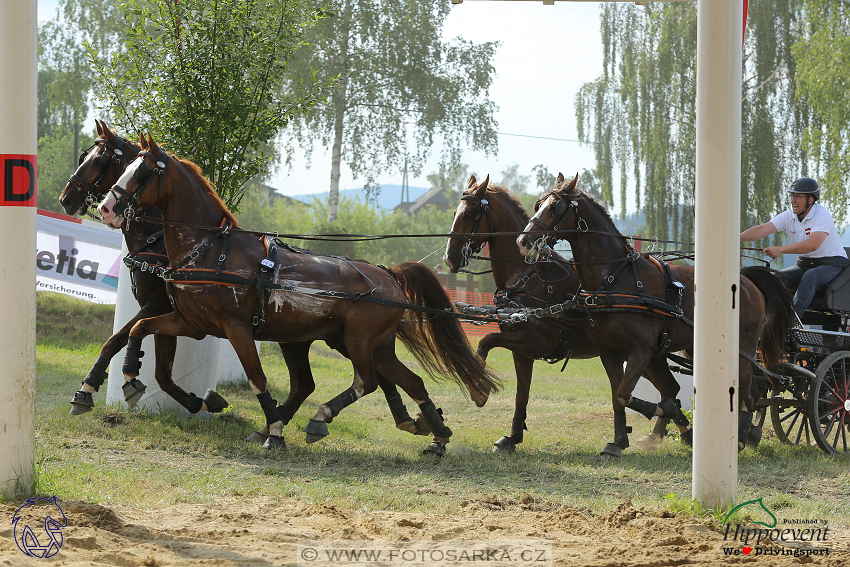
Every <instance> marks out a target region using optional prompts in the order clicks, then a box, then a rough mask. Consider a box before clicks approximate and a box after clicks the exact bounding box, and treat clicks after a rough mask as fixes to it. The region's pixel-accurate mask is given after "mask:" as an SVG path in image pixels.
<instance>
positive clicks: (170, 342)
mask: <svg viewBox="0 0 850 567" xmlns="http://www.w3.org/2000/svg"><path fill="white" fill-rule="evenodd" d="M95 125H96V127H97V134H98V138H97V139H96V140H95V141H94V144H92V146H91V147H90V148H88V149H87V150H86V151H84V152H83V154H82V155H81V156H80V164H79V167H78V168H77V170H76V171H75V172H74V174H73V175H72V176H71V178H70V179H69V180H68V184H67V185H66V186H65V189H64V190H63V191H62V195H61V196H60V197H59V202H60V204H61V205H62V207H63V209H64V210H65V212H66V213H67V214H69V215H84V214H86V213H87V212H88V208H89V207H90V206H96V204H97V203H99V202H100V201H101V200H102V199H103V198H104V197H105V196H106V193H107V191H108V190H109V188H110V187H112V185H113V184H114V183H115V182H116V181H118V177H119V175H120V174H121V173H122V172H123V171H124V169H125V168H126V166H127V164H128V163H130V162H131V161H133V160H134V159H135V158H136V155H137V154H138V153H139V150H140V149H141V147H140V146H139V144H136V143H133V142H132V141H130V140H127V139H125V138H122V137H120V136H117V135H116V134H114V133H113V132H112V131H111V130H110V129H109V127H108V126H107V125H106V123H105V122H101V121H97V120H96V121H95ZM147 215H148V216H149V217H152V220H156V219H159V218H161V216H162V215H161V213H160V212H159V209H157V208H156V207H151V208H150V209H148V210H147ZM121 230H122V232H123V234H124V241H125V243H126V245H127V249H128V250H129V251H130V255H131V256H132V258H133V259H134V260H136V262H133V263H132V264H131V265H129V266H128V267H129V269H130V276H131V281H132V291H133V296H134V297H135V298H136V301H138V303H139V307H140V308H141V309H140V310H139V312H138V313H137V314H136V315H135V316H134V317H133V318H132V319H130V321H128V322H127V324H126V325H124V326H123V327H122V328H121V329H120V330H119V331H117V332H116V333H115V334H114V335H112V336H111V337H110V338H109V339H108V340H107V341H106V343H104V345H103V347H101V351H100V355H99V356H98V358H97V360H96V361H95V363H94V366H93V367H92V369H91V370H90V371H89V373H88V375H87V376H86V378H85V379H84V380H83V384H82V387H81V388H80V390H79V391H77V392H76V393H75V394H74V397H73V398H72V400H71V415H80V414H83V413H87V412H89V411H91V410H92V408H93V407H94V399H93V397H92V393H93V392H97V391H98V390H99V389H100V386H101V385H102V384H103V382H104V381H105V380H106V376H107V375H106V369H107V367H108V366H109V362H110V360H112V358H113V357H114V356H115V355H116V354H117V353H118V352H119V351H120V350H121V349H122V348H124V347H125V346H126V345H127V339H128V337H129V335H130V329H131V328H132V327H133V325H135V324H136V323H137V322H138V321H139V320H141V319H145V318H147V317H154V316H156V315H162V314H165V313H170V312H171V311H173V308H172V305H171V301H170V300H169V298H168V292H167V291H166V286H165V281H163V279H162V278H161V277H159V276H158V275H157V274H156V273H155V272H154V270H153V269H150V268H149V267H144V268H143V264H142V262H144V263H145V264H147V265H148V266H157V265H159V266H167V265H168V257H167V256H166V253H165V241H164V239H163V238H162V228H161V227H160V225H159V224H157V223H155V222H133V223H126V224H124V225H122V227H121ZM149 239H150V240H149ZM176 341H177V337H172V336H168V335H157V336H155V337H154V344H155V354H156V362H155V370H154V376H155V378H156V380H157V383H158V384H159V387H160V388H161V389H162V391H163V392H165V393H167V394H168V395H170V396H171V397H172V398H174V399H175V400H176V401H178V402H179V403H180V404H181V405H183V407H185V408H186V409H187V410H188V411H189V412H191V413H193V414H194V413H198V412H199V411H201V409H205V410H207V411H210V412H219V411H221V410H222V409H224V408H225V407H227V405H228V404H227V401H226V400H224V398H222V397H221V396H220V395H218V394H217V393H216V392H214V391H212V390H209V391H208V392H207V393H206V394H205V395H204V397H203V399H199V398H198V397H197V396H195V395H194V393H192V392H189V393H187V392H184V391H183V389H182V388H180V386H177V385H175V384H174V382H173V381H172V379H171V368H172V363H173V361H174V354H175V351H176ZM299 348H301V347H298V345H289V344H285V345H281V349H282V351H283V355H284V359H285V360H286V361H287V363H288V365H289V371H290V382H291V385H290V393H289V397H288V398H287V399H286V401H284V402H283V404H281V405H280V406H279V410H280V412H281V414H282V415H284V416H288V418H287V421H288V419H289V418H291V416H292V415H294V414H295V412H296V410H297V409H298V408H299V407H300V406H301V404H302V403H303V402H304V400H306V399H307V396H309V395H310V394H311V393H312V392H313V391H314V390H315V383H314V382H313V375H312V372H311V370H310V365H309V361H307V360H303V359H302V358H301V356H300V354H299V352H300V351H299ZM378 385H379V386H380V387H381V390H383V392H384V395H385V396H386V398H387V404H388V405H389V407H390V410H391V412H392V414H393V418H394V420H395V423H396V427H398V428H399V429H401V430H403V431H408V432H410V433H413V434H417V435H427V434H428V433H430V430H429V429H428V426H427V424H425V423H424V421H423V420H421V419H413V418H411V417H410V415H409V414H408V413H407V409H406V408H405V406H404V403H403V401H402V400H401V396H400V395H399V393H398V390H397V389H396V387H395V384H393V383H391V382H389V381H388V380H386V379H385V378H384V377H383V376H380V375H379V376H378ZM144 388H145V386H144V385H140V386H139V385H137V386H136V388H127V389H128V394H129V395H128V396H127V398H126V399H125V401H127V404H128V406H129V407H133V406H134V405H135V404H136V403H137V402H138V400H139V399H140V398H141V396H142V393H143V392H144ZM250 440H252V441H259V442H261V443H262V442H263V441H265V438H264V437H263V436H262V434H261V435H260V436H256V435H254V436H252V437H251V438H250Z"/></svg>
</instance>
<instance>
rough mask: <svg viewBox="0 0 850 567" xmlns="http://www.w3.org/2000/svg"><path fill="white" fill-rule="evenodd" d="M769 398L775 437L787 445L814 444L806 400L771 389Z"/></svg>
mask: <svg viewBox="0 0 850 567" xmlns="http://www.w3.org/2000/svg"><path fill="white" fill-rule="evenodd" d="M770 399H771V404H772V405H771V406H770V421H771V423H772V424H773V432H774V433H775V434H776V437H777V439H779V440H780V441H782V442H783V443H788V444H789V445H815V439H814V436H813V435H812V432H811V430H810V429H809V418H808V408H807V407H806V402H804V401H801V400H798V399H796V398H794V397H790V396H789V393H788V392H777V391H776V390H771V392H770Z"/></svg>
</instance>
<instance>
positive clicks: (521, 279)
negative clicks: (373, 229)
mask: <svg viewBox="0 0 850 567" xmlns="http://www.w3.org/2000/svg"><path fill="white" fill-rule="evenodd" d="M528 220H529V215H528V213H527V212H526V210H525V208H524V207H523V206H522V204H520V202H519V200H518V199H517V198H516V197H515V196H514V195H513V194H512V193H511V192H510V191H509V190H508V189H506V188H505V187H501V186H499V185H494V184H491V183H490V178H489V177H487V178H486V179H485V180H484V181H482V182H481V183H478V181H477V180H476V179H475V176H472V178H471V179H470V180H469V187H468V189H467V190H466V191H465V192H464V194H463V196H462V197H461V201H460V203H459V204H458V207H457V209H456V210H455V215H454V220H453V222H452V230H451V237H450V238H449V239H448V242H447V244H446V251H445V255H444V257H443V260H444V261H445V263H446V265H447V266H448V267H449V269H450V270H451V271H452V272H454V273H457V272H458V270H460V269H461V268H464V267H465V266H466V265H467V264H468V262H469V259H470V257H471V256H472V255H473V254H476V253H478V251H479V250H480V249H481V248H482V246H484V244H485V243H486V244H488V246H489V250H490V257H489V259H490V263H491V266H492V272H493V279H494V280H495V283H496V289H497V291H496V296H495V297H496V298H497V299H498V301H499V302H500V303H501V304H516V305H521V306H526V307H531V308H535V309H549V308H551V306H552V305H563V304H565V303H566V302H568V301H570V300H572V299H573V297H574V295H575V294H576V293H578V291H579V288H580V285H579V279H578V275H577V274H576V271H575V268H573V266H572V265H571V264H569V263H567V262H566V261H565V260H564V259H562V258H561V257H560V256H558V255H557V254H555V253H554V252H550V256H549V257H547V259H546V260H545V261H538V262H535V263H534V264H533V265H531V266H529V264H528V263H527V262H526V261H525V258H524V257H523V256H522V255H521V254H520V252H519V250H518V249H517V246H516V234H518V233H520V232H522V231H523V230H524V229H525V225H526V224H527V223H528ZM499 233H505V234H499ZM499 329H500V332H498V333H490V334H489V335H486V336H485V337H483V338H482V339H481V341H480V342H479V343H478V354H479V355H480V356H481V357H482V358H485V359H486V357H487V354H488V353H489V352H490V351H491V350H492V349H494V348H506V349H508V350H510V351H511V354H512V355H513V359H514V368H515V370H516V376H517V391H516V398H515V409H514V418H513V422H512V424H511V432H510V433H509V434H508V435H506V436H504V437H502V438H501V439H499V440H498V441H496V442H495V444H494V450H503V451H513V450H514V449H515V447H516V445H517V444H518V443H522V440H523V431H524V430H525V429H526V426H525V419H526V409H527V407H528V399H529V391H530V388H531V378H532V372H533V369H534V361H535V360H549V361H560V360H563V359H566V360H567V361H568V360H569V358H595V357H597V356H599V349H598V348H597V347H596V345H595V344H594V343H593V341H591V340H590V339H589V338H588V332H592V329H591V328H590V327H589V326H588V320H587V317H586V316H584V315H583V314H582V313H581V312H580V311H576V310H571V309H567V310H565V311H560V312H559V315H558V317H557V318H556V317H551V316H550V317H541V318H537V317H528V318H527V319H526V320H525V321H521V322H510V321H503V322H501V323H500V324H499ZM565 364H566V362H565ZM645 376H646V378H647V379H648V380H650V382H652V383H653V385H654V386H655V387H656V389H658V390H659V392H660V393H661V396H662V398H667V399H669V400H671V401H672V400H676V397H677V394H678V391H679V384H678V382H676V379H675V378H674V377H673V375H672V373H671V372H670V369H669V367H668V365H667V361H666V359H665V358H664V357H657V358H653V359H652V360H650V362H649V364H648V365H647V368H646V371H645ZM615 378H616V377H615V376H610V379H611V393H612V405H613V408H614V412H615V413H614V415H615V416H617V415H618V414H617V412H618V411H620V412H623V415H625V412H624V410H623V408H622V407H618V405H619V404H618V402H617V400H616V391H617V388H618V386H619V383H615V381H614V379H615ZM667 403H669V402H665V405H667ZM674 403H675V402H674ZM673 407H674V408H675V416H667V417H664V416H663V414H662V415H659V417H658V420H657V422H656V425H655V428H654V430H653V433H652V434H650V435H648V436H646V437H645V438H643V439H641V440H639V441H638V442H637V444H638V446H641V447H643V448H654V447H656V446H657V445H659V444H660V443H661V442H662V441H663V439H664V435H665V433H666V427H667V424H668V422H669V421H670V417H674V419H675V421H676V423H677V426H678V427H679V430H680V432H681V433H682V440H683V441H684V442H688V441H689V440H690V434H691V431H690V429H689V428H688V419H687V417H685V415H684V414H682V413H681V410H679V409H678V407H675V405H674V406H673ZM649 413H650V414H652V415H654V414H655V413H656V412H654V411H653V412H649ZM647 417H650V416H647ZM615 419H616V418H615ZM621 441H622V440H621ZM625 445H626V443H625V442H624V443H623V446H619V445H618V446H617V447H606V449H605V450H604V451H603V454H604V455H612V456H618V455H619V452H620V449H623V448H625Z"/></svg>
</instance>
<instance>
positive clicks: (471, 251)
mask: <svg viewBox="0 0 850 567" xmlns="http://www.w3.org/2000/svg"><path fill="white" fill-rule="evenodd" d="M460 200H461V201H471V202H472V203H473V204H474V206H475V219H474V220H473V223H474V224H473V225H472V230H471V231H470V232H468V233H466V234H475V233H476V232H478V227H479V226H481V219H482V218H484V215H487V224H488V226H490V227H492V226H493V223H492V220H491V218H490V202H489V201H488V200H487V199H482V198H481V197H478V196H476V195H473V194H472V193H470V192H469V191H464V192H463V195H462V196H461V198H460ZM449 237H450V238H456V239H458V240H460V241H461V242H463V243H464V244H463V250H462V251H461V255H462V256H463V260H464V264H463V265H464V266H465V265H467V264H468V263H469V259H470V258H471V257H472V256H474V255H475V254H478V253H479V252H480V251H481V248H483V247H484V242H482V243H481V244H479V245H478V246H476V247H475V248H473V247H472V245H473V242H474V241H473V239H472V238H469V237H468V236H465V235H464V234H458V233H457V232H455V231H453V230H452V231H450V232H449Z"/></svg>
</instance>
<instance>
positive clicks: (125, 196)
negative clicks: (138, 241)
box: [109, 149, 168, 222]
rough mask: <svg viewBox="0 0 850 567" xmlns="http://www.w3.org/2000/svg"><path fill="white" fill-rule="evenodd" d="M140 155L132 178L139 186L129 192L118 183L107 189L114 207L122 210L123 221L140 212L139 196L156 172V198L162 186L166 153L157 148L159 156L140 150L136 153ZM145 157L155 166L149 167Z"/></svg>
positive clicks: (134, 216)
mask: <svg viewBox="0 0 850 567" xmlns="http://www.w3.org/2000/svg"><path fill="white" fill-rule="evenodd" d="M138 155H139V156H142V163H140V164H139V167H137V168H136V173H134V174H133V178H134V179H135V180H136V183H138V184H139V188H138V189H137V190H136V192H135V193H129V192H128V191H126V190H125V189H124V188H122V187H119V186H118V185H113V186H112V189H110V190H109V192H110V193H112V196H113V197H114V198H115V201H116V209H117V210H122V209H123V211H124V212H123V214H122V215H121V216H122V217H124V220H125V222H129V221H130V219H134V218H136V213H137V212H141V208H140V207H139V206H138V200H139V197H141V195H142V192H143V191H144V190H145V189H146V188H147V186H148V185H150V183H151V181H152V180H153V178H154V175H155V174H156V177H157V178H158V179H159V183H158V185H157V199H158V196H159V190H160V188H161V186H162V174H163V171H164V170H165V162H166V160H167V159H168V154H166V153H165V151H164V150H162V149H160V150H159V156H154V155H153V154H152V153H150V152H148V151H145V150H142V151H140V152H139V154H138ZM145 158H150V159H151V160H153V161H154V162H155V164H156V167H154V168H151V167H150V166H149V165H148V164H147V161H145Z"/></svg>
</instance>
